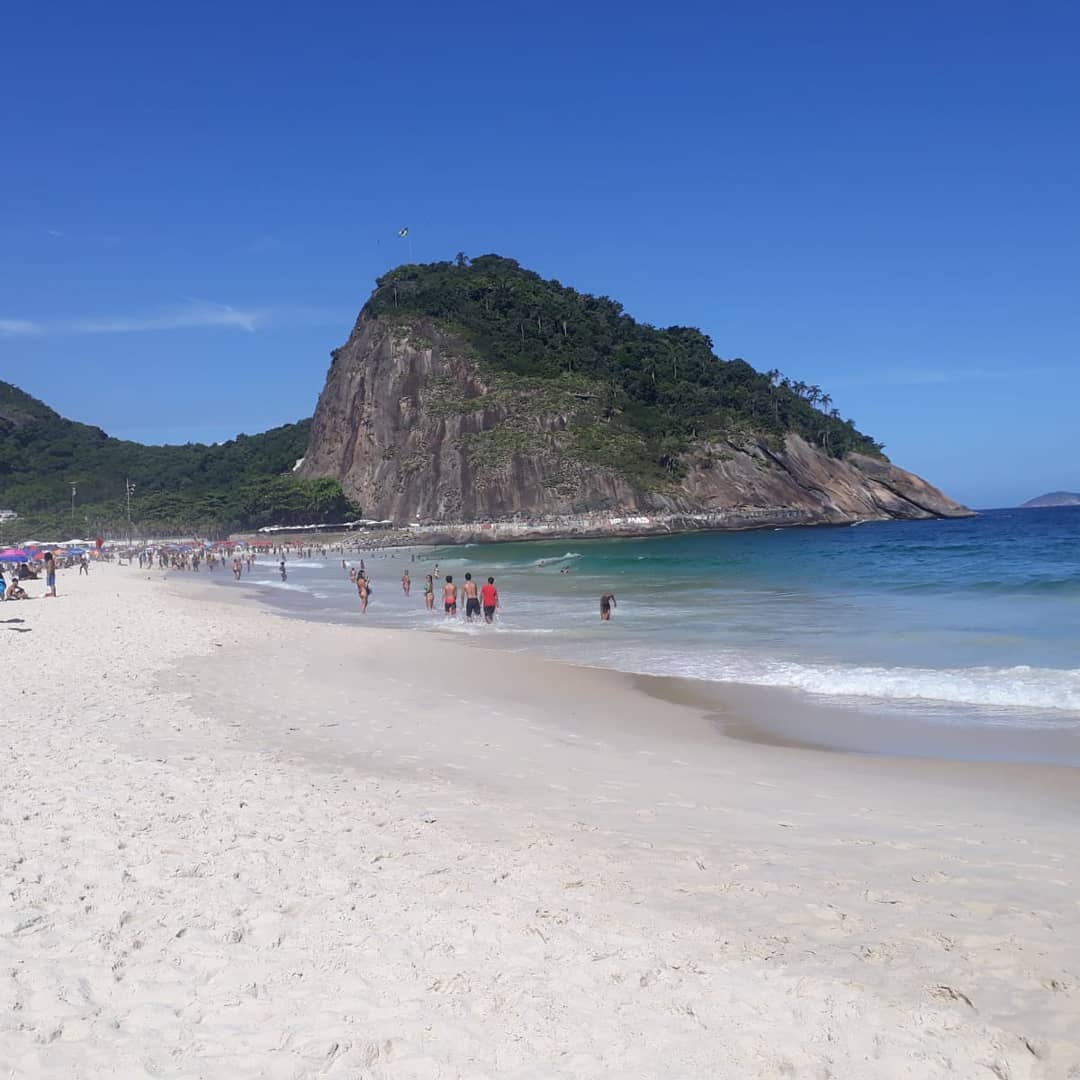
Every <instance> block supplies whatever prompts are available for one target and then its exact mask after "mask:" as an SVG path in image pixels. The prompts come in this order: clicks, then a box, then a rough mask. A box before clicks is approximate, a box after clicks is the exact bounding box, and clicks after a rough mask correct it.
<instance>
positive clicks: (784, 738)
mask: <svg viewBox="0 0 1080 1080" xmlns="http://www.w3.org/2000/svg"><path fill="white" fill-rule="evenodd" d="M379 550H380V549H378V548H376V549H374V552H373V553H377V552H378V551H379ZM168 580H169V582H170V584H171V585H172V586H173V587H175V588H177V589H180V590H184V591H198V590H199V589H200V588H204V589H206V590H207V596H208V597H212V598H215V599H219V600H222V601H225V602H230V603H233V602H235V603H238V604H253V605H255V606H256V607H258V608H260V609H264V610H267V611H269V612H272V613H274V614H276V615H280V616H282V617H284V618H287V619H294V620H297V621H300V622H304V623H307V622H310V623H314V624H316V625H320V624H321V625H333V626H337V627H342V628H351V629H361V628H363V629H371V630H377V631H380V632H382V631H385V632H388V633H395V634H398V633H401V634H407V635H414V634H415V635H418V636H419V637H420V638H421V639H430V638H431V637H434V638H436V639H437V640H440V641H444V642H447V643H448V644H455V645H457V646H460V647H461V648H463V649H467V650H469V651H481V652H483V653H486V654H488V655H490V657H492V658H493V660H494V661H495V662H500V661H501V659H502V658H504V657H506V656H508V655H525V656H529V657H531V658H533V659H534V660H537V661H538V662H541V663H556V664H560V665H563V666H566V667H572V668H577V669H580V670H587V671H597V672H609V673H611V674H612V675H616V676H620V677H625V678H629V679H631V680H637V683H638V685H639V687H640V688H641V690H642V692H644V693H647V694H649V695H650V696H652V697H654V698H656V699H657V700H659V701H663V702H666V703H670V704H677V705H690V706H691V707H693V708H697V709H699V710H701V711H702V712H703V713H707V714H709V715H710V716H711V717H712V719H713V721H714V723H715V724H717V725H718V726H719V727H720V729H721V730H722V733H723V734H724V735H725V736H727V737H729V738H732V739H738V740H741V741H744V742H752V743H758V744H761V745H766V746H782V747H789V748H798V749H809V750H818V751H822V752H827V753H839V754H866V755H871V756H875V757H882V758H891V757H896V758H901V759H905V760H936V761H951V762H960V763H968V762H970V763H979V762H989V763H999V764H1010V763H1015V764H1018V765H1031V766H1041V765H1046V766H1049V767H1054V768H1064V769H1076V768H1080V730H1076V729H1068V728H1064V727H1059V726H1052V725H1051V726H1030V727H1023V726H1018V727H1007V726H1003V725H994V724H977V723H968V724H964V723H956V722H941V721H935V720H934V719H932V718H929V717H928V716H927V715H925V714H924V712H921V711H920V707H919V704H918V703H917V702H912V701H907V700H901V701H898V702H893V703H888V704H882V703H877V707H876V708H875V707H874V705H873V703H872V701H867V702H865V703H864V702H861V701H856V700H850V701H846V702H844V703H842V704H841V703H838V702H831V701H829V700H828V699H822V698H821V697H820V696H818V695H814V694H811V693H808V692H806V691H802V690H799V689H797V688H795V687H786V686H771V685H767V684H760V683H750V682H740V681H737V680H730V681H728V680H708V679H697V678H693V677H692V676H689V675H657V674H652V673H646V672H640V671H634V670H629V669H626V668H619V667H609V666H603V665H597V664H586V663H583V662H578V661H575V660H573V659H568V658H567V657H554V656H545V655H544V654H542V653H538V652H535V651H533V649H532V648H530V643H528V642H527V643H526V644H524V645H521V644H520V643H517V642H514V641H511V640H502V639H500V638H495V639H485V638H484V637H483V636H482V635H483V628H479V629H480V633H479V634H478V635H477V636H476V637H475V638H473V637H467V636H464V635H463V636H462V637H460V638H459V637H457V636H448V635H444V634H442V633H440V630H441V623H440V622H439V621H438V620H435V621H433V622H432V623H431V624H430V625H428V626H425V627H423V628H421V627H410V628H404V627H393V626H387V625H385V624H382V623H380V622H378V617H377V616H376V617H375V619H374V620H373V621H372V623H371V624H370V625H365V624H363V623H361V622H359V621H358V620H357V619H355V618H351V617H349V616H348V615H346V614H345V613H343V612H341V611H338V610H319V611H314V610H307V609H305V608H298V607H296V606H293V605H291V604H290V603H289V600H288V597H289V595H290V594H289V593H279V592H278V591H276V590H273V589H271V590H269V591H267V592H264V591H262V590H261V588H260V587H259V586H257V585H249V584H248V583H247V582H244V581H242V582H241V585H242V586H246V587H244V588H242V591H241V592H240V594H239V595H237V593H236V592H234V591H233V583H232V582H231V581H228V580H221V581H219V580H216V579H211V578H210V577H209V576H203V575H192V574H189V573H180V574H177V573H173V572H170V573H169V579H168ZM222 586H224V588H222ZM932 705H933V702H929V701H928V702H926V703H925V707H926V708H927V709H929V708H931V707H932ZM959 708H960V707H959V706H958V707H957V709H958V710H959ZM898 710H902V711H898Z"/></svg>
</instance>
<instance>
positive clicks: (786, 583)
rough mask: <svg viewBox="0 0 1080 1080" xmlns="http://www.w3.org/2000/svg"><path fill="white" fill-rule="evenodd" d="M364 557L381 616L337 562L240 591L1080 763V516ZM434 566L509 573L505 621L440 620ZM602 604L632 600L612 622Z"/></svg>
mask: <svg viewBox="0 0 1080 1080" xmlns="http://www.w3.org/2000/svg"><path fill="white" fill-rule="evenodd" d="M364 560H365V565H366V567H367V570H368V572H369V574H370V576H371V578H372V581H373V591H372V595H371V602H370V605H369V608H368V613H367V615H366V616H361V614H360V612H359V604H358V601H357V597H356V592H355V590H354V589H353V588H352V587H351V585H350V583H349V581H348V578H347V576H346V571H345V570H343V569H342V565H341V556H337V557H331V556H327V557H326V558H325V559H323V558H314V559H310V560H308V559H292V558H290V559H289V560H288V581H287V582H285V583H284V584H283V583H282V582H280V581H279V580H278V574H277V560H276V559H271V558H269V557H262V558H261V559H260V560H259V563H258V564H257V566H256V568H255V571H254V572H253V573H252V574H251V575H245V577H244V580H243V585H242V587H243V588H244V589H245V590H253V591H255V592H256V593H257V594H259V595H260V596H261V597H262V599H264V600H266V601H267V602H269V603H271V604H273V605H274V606H275V607H276V608H278V609H280V610H283V611H285V612H288V613H289V614H292V615H298V616H301V617H305V618H318V619H331V620H335V621H343V622H349V623H360V622H367V623H369V624H372V625H381V626H391V627H399V628H416V629H423V630H427V631H429V632H432V633H441V634H450V635H455V636H458V637H461V638H463V639H467V640H470V641H475V642H476V643H477V644H482V645H485V646H489V647H495V648H504V649H513V650H516V651H523V652H530V653H535V654H538V655H541V656H545V657H550V658H555V659H560V660H566V661H572V662H574V663H578V664H587V665H590V666H599V667H609V668H615V669H618V670H621V671H626V672H637V673H641V674H648V675H663V676H676V677H684V678H689V679H694V680H702V681H703V682H704V683H705V684H713V685H715V687H716V689H717V691H718V693H719V692H720V691H722V690H723V688H724V687H725V686H727V687H731V686H738V687H743V688H745V687H763V688H771V690H770V693H771V696H768V695H766V696H763V697H761V698H760V699H758V700H759V701H760V703H761V707H760V708H759V709H757V710H756V712H757V713H760V714H761V715H754V716H752V717H750V719H752V720H753V721H754V722H755V723H757V724H758V725H759V726H760V727H763V728H765V729H767V730H766V734H771V735H772V736H775V737H778V738H783V739H790V740H793V741H806V742H810V743H815V744H819V743H820V744H825V745H834V746H837V747H838V748H845V749H856V750H867V751H887V752H901V753H924V754H931V755H933V756H957V757H965V758H991V759H1013V760H1031V761H1044V760H1053V761H1056V762H1059V763H1063V764H1074V765H1080V508H1060V509H1053V508H1051V509H1024V510H1021V509H1016V510H992V511H987V512H984V513H981V514H979V515H978V516H977V517H974V518H969V519H964V520H956V521H912V522H874V523H866V524H861V525H857V526H852V527H838V528H820V527H819V528H791V529H778V530H771V531H754V532H744V533H708V534H706V533H697V534H691V535H684V536H673V537H654V538H648V539H640V540H592V541H584V540H582V541H573V542H568V541H566V540H562V541H557V542H532V543H526V544H499V545H476V546H468V547H449V548H442V549H416V550H414V551H412V552H409V551H402V550H397V551H386V552H380V553H371V554H368V553H365V554H364ZM347 561H348V562H349V563H351V564H354V565H356V564H358V562H359V556H353V555H350V556H347ZM435 563H438V565H439V568H440V572H441V573H442V574H443V575H445V574H448V573H449V574H453V575H454V579H455V581H457V582H460V581H461V580H462V578H463V577H464V574H465V572H466V571H471V572H472V574H473V576H474V577H476V578H478V579H480V580H481V581H482V580H484V579H486V578H487V576H488V575H489V574H490V575H492V576H494V577H495V579H496V583H497V585H498V588H499V591H500V596H501V599H502V604H503V607H502V610H501V612H500V613H499V617H498V621H497V624H496V625H495V626H494V627H489V626H485V625H483V624H473V625H469V624H467V623H465V622H464V620H463V619H462V618H461V617H460V616H459V618H458V619H457V620H456V621H448V620H446V619H445V618H444V616H443V614H442V612H441V610H437V611H436V613H434V614H429V613H428V612H426V611H425V609H424V603H423V578H424V575H425V573H427V572H430V570H431V568H432V566H433V565H434V564H435ZM406 567H408V568H409V570H410V573H411V575H412V578H413V588H412V594H411V596H410V597H408V598H406V597H405V596H404V595H403V592H402V589H401V585H400V575H401V572H402V570H404V569H405V568H406ZM564 571H565V572H564ZM200 576H203V575H200ZM215 577H216V578H217V579H218V580H219V581H220V582H222V584H228V585H229V586H230V587H236V586H235V585H234V583H233V582H232V580H231V575H228V574H222V573H221V572H220V571H218V572H217V573H216V574H215ZM436 591H437V594H438V592H439V590H438V588H437V590H436ZM602 592H612V593H614V594H615V597H616V600H617V605H618V606H617V608H616V609H615V611H614V613H613V617H612V619H611V621H610V622H608V623H602V622H601V621H600V619H599V597H600V595H601V593H602ZM437 599H438V595H437ZM437 608H439V609H441V603H439V604H437ZM477 673H478V677H480V676H482V662H481V661H480V660H479V659H478V668H477ZM718 700H719V698H718ZM744 708H745V709H748V710H749V711H750V712H755V709H754V707H753V705H752V704H751V705H749V706H745V705H744Z"/></svg>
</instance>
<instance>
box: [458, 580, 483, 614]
mask: <svg viewBox="0 0 1080 1080" xmlns="http://www.w3.org/2000/svg"><path fill="white" fill-rule="evenodd" d="M461 594H462V596H464V597H465V620H466V622H472V621H473V616H477V617H479V615H480V598H479V596H477V592H476V582H475V581H473V579H472V574H466V575H465V584H464V585H462V586H461Z"/></svg>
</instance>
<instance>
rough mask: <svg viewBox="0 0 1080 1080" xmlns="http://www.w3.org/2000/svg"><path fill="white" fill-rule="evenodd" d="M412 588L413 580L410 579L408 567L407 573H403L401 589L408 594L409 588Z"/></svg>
mask: <svg viewBox="0 0 1080 1080" xmlns="http://www.w3.org/2000/svg"><path fill="white" fill-rule="evenodd" d="M411 588H412V582H411V581H410V580H409V570H408V568H407V567H406V569H405V573H404V574H402V575H401V591H402V592H403V593H404V594H405V595H406V596H408V595H409V590H410V589H411Z"/></svg>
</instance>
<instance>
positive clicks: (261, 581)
mask: <svg viewBox="0 0 1080 1080" xmlns="http://www.w3.org/2000/svg"><path fill="white" fill-rule="evenodd" d="M249 584H251V585H264V586H266V588H268V589H284V590H285V591H286V592H302V593H310V592H311V590H310V589H309V588H308V587H307V586H306V585H295V584H293V583H292V582H291V581H271V580H270V579H269V578H257V579H255V580H254V581H251V582H250V583H249Z"/></svg>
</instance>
